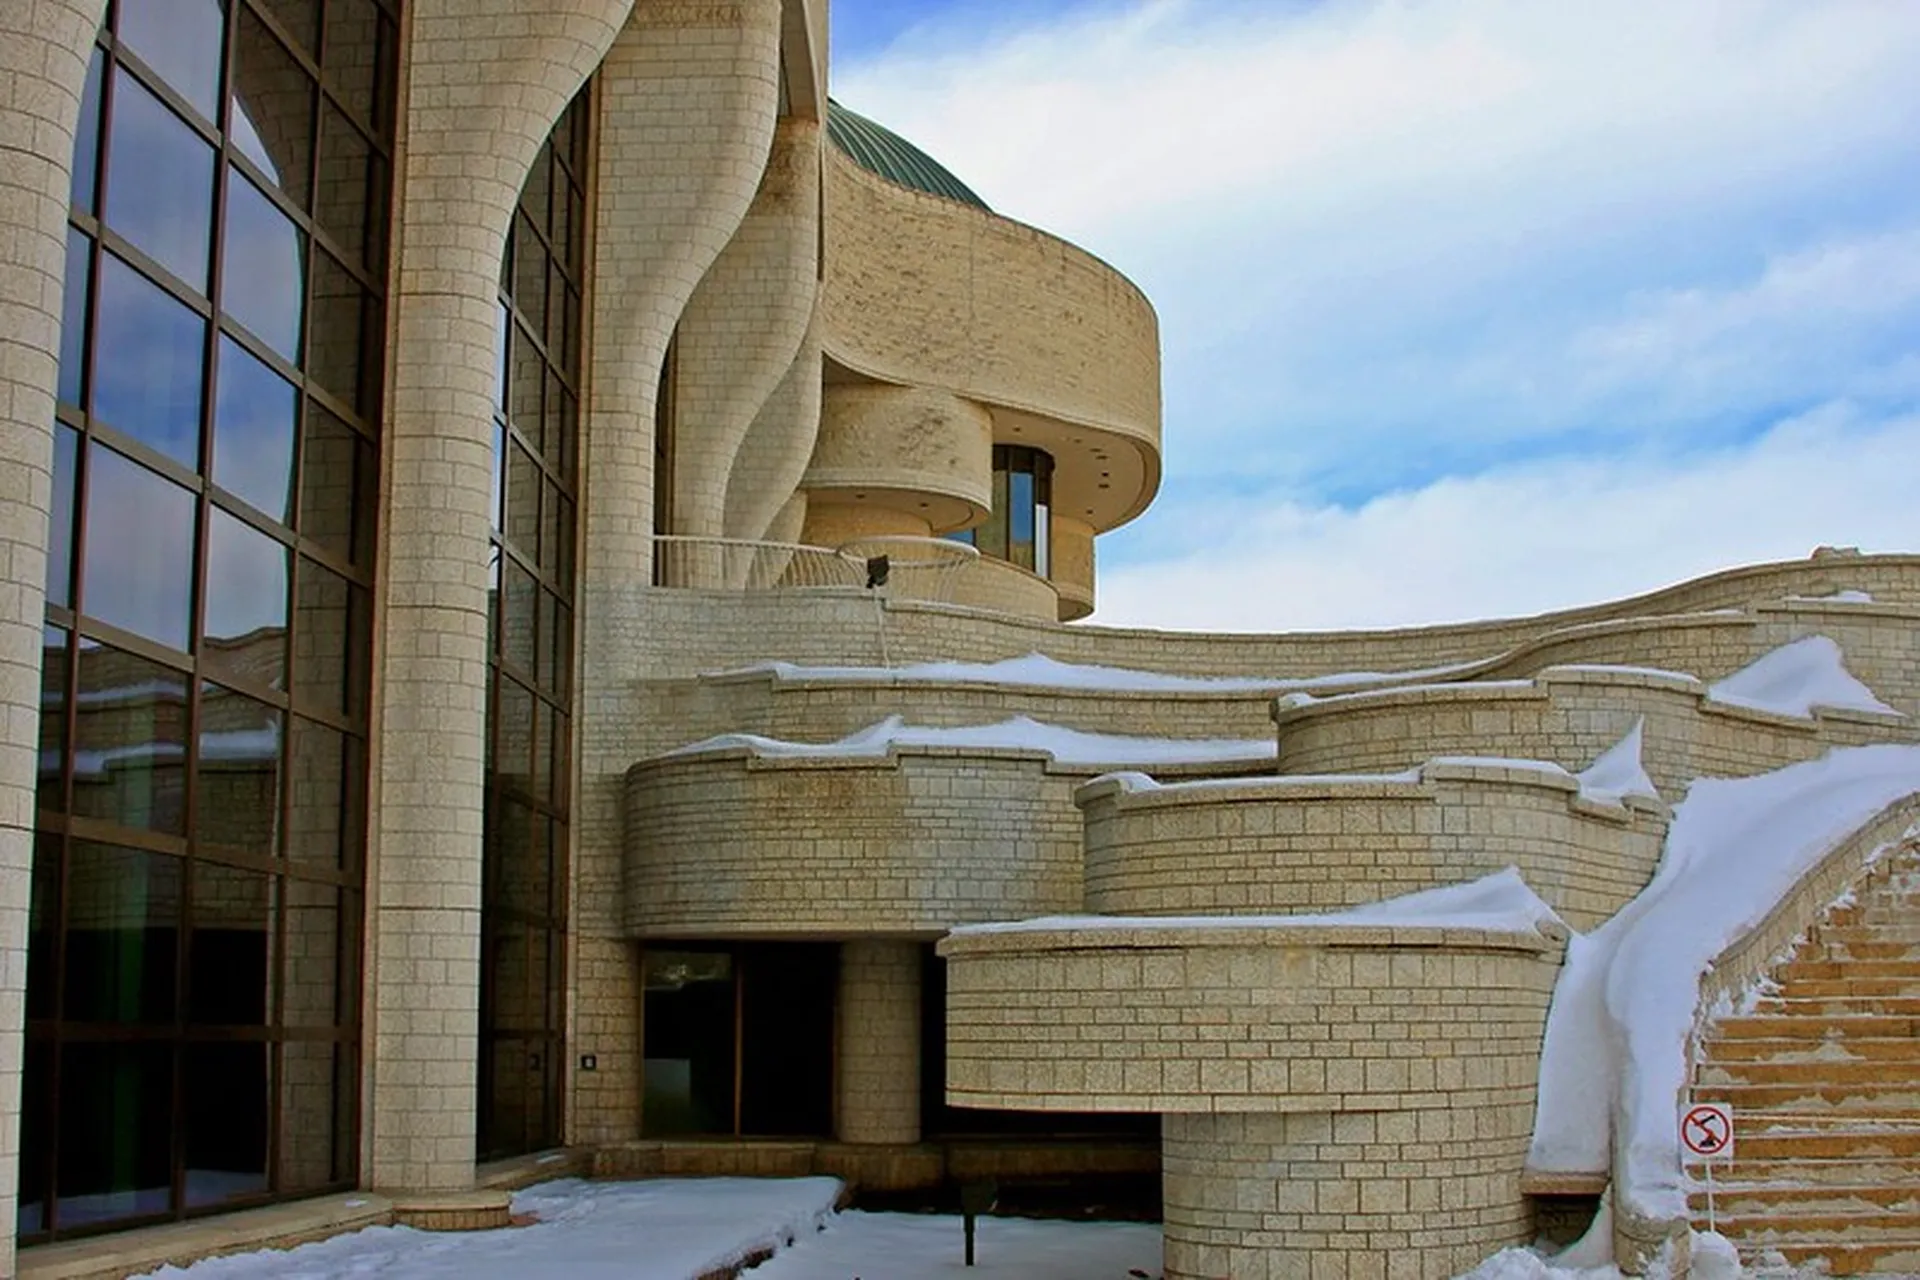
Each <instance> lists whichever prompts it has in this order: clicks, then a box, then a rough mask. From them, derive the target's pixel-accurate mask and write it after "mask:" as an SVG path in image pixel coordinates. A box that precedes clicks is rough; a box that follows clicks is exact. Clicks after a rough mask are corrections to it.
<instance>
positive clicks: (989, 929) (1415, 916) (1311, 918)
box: [953, 867, 1566, 937]
mask: <svg viewBox="0 0 1920 1280" xmlns="http://www.w3.org/2000/svg"><path fill="white" fill-rule="evenodd" d="M1355 925H1366V926H1373V927H1379V926H1389V927H1393V928H1414V929H1486V930H1492V931H1495V932H1499V933H1534V934H1541V935H1542V936H1546V935H1552V936H1555V937H1565V936H1566V925H1565V924H1564V923H1562V922H1561V920H1560V917H1559V916H1558V915H1556V914H1555V913H1554V910H1553V908H1552V907H1550V906H1548V905H1547V904H1546V903H1545V902H1543V901H1541V900H1540V897H1539V895H1537V894H1535V893H1534V891H1533V890H1532V889H1529V888H1528V887H1527V882H1526V881H1525V880H1522V879H1521V878H1520V872H1519V871H1518V870H1517V869H1515V868H1513V867H1508V868H1507V869H1506V870H1504V871H1496V872H1494V873H1493V874H1492V875H1489V876H1482V877H1481V878H1480V879H1478V880H1473V881H1469V882H1468V883H1466V884H1453V885H1443V886H1442V887H1440V888H1438V889H1423V890H1421V891H1420V892H1418V893H1409V894H1406V895H1404V896H1402V897H1398V898H1389V899H1387V900H1386V901H1385V902H1370V903H1367V904H1366V905H1364V906H1358V907H1349V908H1348V909H1347V910H1345V911H1333V912H1325V913H1316V914H1311V915H1296V916H1285V915H1246V916H1228V915H1209V916H1040V917H1038V918H1036V919H1032V920H1013V921H1004V922H999V923H994V924H969V925H961V926H960V927H959V928H957V929H955V930H953V933H954V935H955V936H966V935H970V934H988V933H1038V932H1043V931H1052V930H1081V929H1084V930H1111V929H1145V930H1151V929H1280V928H1285V929H1293V928H1341V927H1352V926H1355Z"/></svg>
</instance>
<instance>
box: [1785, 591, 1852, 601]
mask: <svg viewBox="0 0 1920 1280" xmlns="http://www.w3.org/2000/svg"><path fill="white" fill-rule="evenodd" d="M1787 603H1788V604H1872V603H1873V597H1872V596H1871V595H1869V594H1868V593H1866V592H1865V591H1832V592H1828V593H1827V594H1826V595H1824V596H1788V597H1787Z"/></svg>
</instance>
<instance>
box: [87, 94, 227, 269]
mask: <svg viewBox="0 0 1920 1280" xmlns="http://www.w3.org/2000/svg"><path fill="white" fill-rule="evenodd" d="M213 164H214V151H213V148H212V147H210V146H208V145H207V142H206V140H205V139H204V138H202V137H201V136H200V135H199V134H197V133H195V132H194V131H193V129H192V128H190V127H189V126H188V125H187V122H186V121H184V120H182V119H181V118H180V117H179V116H177V115H175V114H174V113H173V110H172V108H170V107H168V106H167V105H166V104H165V103H163V102H161V101H160V99H158V98H156V97H154V96H153V94H152V93H150V92H149V91H148V90H147V89H146V87H145V86H143V85H142V84H141V83H140V82H139V81H138V80H136V79H134V78H133V76H132V75H131V74H129V73H128V71H127V69H126V68H125V67H121V68H119V69H118V70H116V71H115V72H114V78H113V127H112V128H111V129H109V130H108V131H107V209H106V218H107V225H108V226H110V227H112V228H113V229H114V230H115V231H118V232H119V233H120V234H121V235H123V236H125V237H126V238H127V239H128V240H131V241H132V242H133V243H134V245H136V246H137V247H138V248H139V249H140V250H141V251H142V252H143V253H145V254H146V255H147V256H148V257H150V258H152V259H153V260H154V261H155V262H158V263H159V264H160V265H161V266H163V267H165V268H166V269H167V270H169V271H171V272H173V274H175V275H176V276H179V277H180V279H182V280H183V281H185V282H186V283H187V285H188V287H190V288H192V289H194V290H196V291H197V292H200V293H205V292H206V291H207V251H208V247H209V245H210V244H211V243H212V234H213Z"/></svg>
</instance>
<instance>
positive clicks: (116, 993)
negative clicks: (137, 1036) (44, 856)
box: [60, 840, 186, 1024]
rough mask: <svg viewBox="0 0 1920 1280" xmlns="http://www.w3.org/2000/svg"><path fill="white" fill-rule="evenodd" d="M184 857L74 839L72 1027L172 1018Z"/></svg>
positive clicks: (70, 866) (69, 939) (65, 1011)
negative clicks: (75, 1024) (182, 858)
mask: <svg viewBox="0 0 1920 1280" xmlns="http://www.w3.org/2000/svg"><path fill="white" fill-rule="evenodd" d="M185 867H186V863H185V862H184V861H182V860H181V859H179V858H174V857H169V856H167V855H166V854H161V853H149V852H147V851H145V850H143V849H126V848H122V847H120V846H119V845H109V844H92V843H89V842H86V841H79V840H76V841H75V842H74V843H73V846H72V848H71V849H70V850H69V851H68V854H67V902H66V908H67V935H66V942H65V945H64V948H63V953H64V954H63V957H62V958H63V961H64V971H65V977H66V987H65V990H64V991H63V992H62V998H61V1010H60V1013H61V1016H62V1017H63V1018H65V1019H66V1020H67V1021H69V1022H118V1023H148V1024H152V1023H166V1022H171V1021H173V1010H174V974H175V971H176V968H177V966H178V957H177V956H176V954H175V952H176V943H177V941H178V938H179V931H180V883H181V873H182V871H183V870H184V868H185Z"/></svg>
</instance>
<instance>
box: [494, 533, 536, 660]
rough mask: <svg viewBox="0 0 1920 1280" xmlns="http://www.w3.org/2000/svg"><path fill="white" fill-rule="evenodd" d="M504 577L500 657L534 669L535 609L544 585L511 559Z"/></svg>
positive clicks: (505, 569)
mask: <svg viewBox="0 0 1920 1280" xmlns="http://www.w3.org/2000/svg"><path fill="white" fill-rule="evenodd" d="M501 577H502V580H503V589H502V591H501V595H500V601H499V608H500V656H501V657H502V658H503V659H505V660H506V661H507V662H509V663H511V664H512V665H513V666H514V667H515V668H517V669H518V670H521V671H532V670H533V665H534V660H535V659H534V651H533V650H534V645H533V628H534V610H535V609H536V608H538V607H539V603H540V588H539V587H537V586H535V585H534V581H533V575H532V574H530V573H528V572H527V571H526V570H525V569H522V568H521V567H520V565H519V563H518V562H517V561H515V560H513V559H511V558H509V559H508V560H507V561H506V562H505V564H504V566H503V572H502V574H501Z"/></svg>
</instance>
